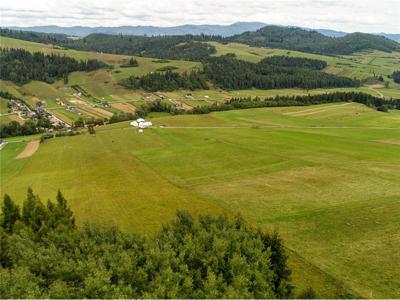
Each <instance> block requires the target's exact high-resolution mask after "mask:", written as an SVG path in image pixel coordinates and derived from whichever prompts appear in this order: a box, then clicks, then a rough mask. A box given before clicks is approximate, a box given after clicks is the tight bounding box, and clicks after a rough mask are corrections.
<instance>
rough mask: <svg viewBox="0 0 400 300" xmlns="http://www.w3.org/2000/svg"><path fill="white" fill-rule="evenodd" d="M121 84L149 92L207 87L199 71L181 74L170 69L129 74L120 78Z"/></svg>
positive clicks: (204, 78)
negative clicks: (142, 73) (139, 74)
mask: <svg viewBox="0 0 400 300" xmlns="http://www.w3.org/2000/svg"><path fill="white" fill-rule="evenodd" d="M121 84H122V85H123V86H125V87H127V88H131V89H138V88H142V89H144V90H146V91H150V92H156V91H174V90H177V89H190V90H197V89H208V84H207V81H206V77H205V76H204V74H203V73H201V72H199V71H191V72H190V73H186V72H185V73H182V74H180V73H177V72H172V71H166V72H154V73H149V74H146V75H143V76H141V77H137V76H130V77H128V78H126V79H124V80H122V81H121Z"/></svg>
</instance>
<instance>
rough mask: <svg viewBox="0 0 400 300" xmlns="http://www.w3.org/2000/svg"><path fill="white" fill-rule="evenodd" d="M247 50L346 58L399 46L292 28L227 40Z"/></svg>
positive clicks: (372, 38) (359, 35)
mask: <svg viewBox="0 0 400 300" xmlns="http://www.w3.org/2000/svg"><path fill="white" fill-rule="evenodd" d="M228 40H229V41H231V42H239V43H243V44H248V45H251V46H259V47H271V48H283V49H289V50H297V51H303V52H308V53H319V54H328V55H346V54H347V55H348V54H352V53H355V52H359V51H365V50H380V51H384V52H391V51H399V50H400V45H399V44H398V43H397V42H395V41H393V40H390V39H388V38H385V37H382V36H377V35H373V34H366V33H359V32H358V33H352V34H347V35H345V36H344V37H339V38H333V37H328V36H325V35H323V34H321V33H318V32H316V31H312V30H305V29H301V28H295V27H281V26H265V27H263V28H261V29H259V30H257V31H254V32H245V33H242V34H239V35H236V36H233V37H230V38H228Z"/></svg>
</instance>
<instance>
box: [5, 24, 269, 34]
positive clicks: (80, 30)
mask: <svg viewBox="0 0 400 300" xmlns="http://www.w3.org/2000/svg"><path fill="white" fill-rule="evenodd" d="M265 25H266V24H264V23H260V22H237V23H233V24H230V25H190V24H187V25H180V26H174V27H156V26H119V27H85V26H73V27H60V26H55V25H49V26H31V27H13V26H10V27H7V28H9V29H14V30H24V31H34V32H44V33H61V34H66V35H70V36H87V35H89V34H92V33H105V34H124V35H148V36H157V35H185V34H193V35H200V34H205V35H221V36H231V35H235V34H240V33H243V32H246V31H255V30H257V29H260V28H262V27H264V26H265Z"/></svg>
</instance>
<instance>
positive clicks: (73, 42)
mask: <svg viewBox="0 0 400 300" xmlns="http://www.w3.org/2000/svg"><path fill="white" fill-rule="evenodd" d="M0 35H1V36H7V37H11V38H16V39H21V40H27V41H32V42H37V43H44V44H54V45H57V46H61V47H65V48H70V49H76V50H84V51H95V52H104V53H113V54H125V55H137V56H144V57H154V58H161V59H178V60H179V59H182V60H191V61H200V60H202V59H204V58H206V57H208V56H209V55H210V54H213V53H215V52H216V50H215V47H214V46H212V45H210V44H207V43H205V42H207V41H211V40H220V41H222V37H219V36H215V37H214V36H204V35H197V36H194V35H172V36H154V37H148V36H131V35H109V34H103V33H95V34H90V35H88V36H86V37H84V38H81V39H71V38H69V37H68V36H66V35H63V34H46V33H37V32H29V31H16V30H9V29H0Z"/></svg>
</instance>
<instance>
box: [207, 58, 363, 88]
mask: <svg viewBox="0 0 400 300" xmlns="http://www.w3.org/2000/svg"><path fill="white" fill-rule="evenodd" d="M203 65H204V73H205V75H206V76H207V78H208V79H210V80H211V81H212V82H213V83H215V84H216V85H217V86H219V87H221V88H225V89H233V90H237V89H249V88H258V89H279V88H303V89H316V88H331V87H357V86H359V85H360V81H358V80H355V79H354V80H353V79H350V78H347V77H341V76H337V75H333V74H327V73H324V72H320V71H318V70H320V69H322V68H324V67H325V66H326V63H325V62H323V61H319V60H314V59H307V58H289V57H285V56H275V57H271V58H266V59H264V60H262V61H260V62H259V63H251V62H247V61H243V60H238V59H236V58H235V57H234V56H233V55H225V56H220V57H210V58H208V59H207V60H206V61H204V62H203Z"/></svg>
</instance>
